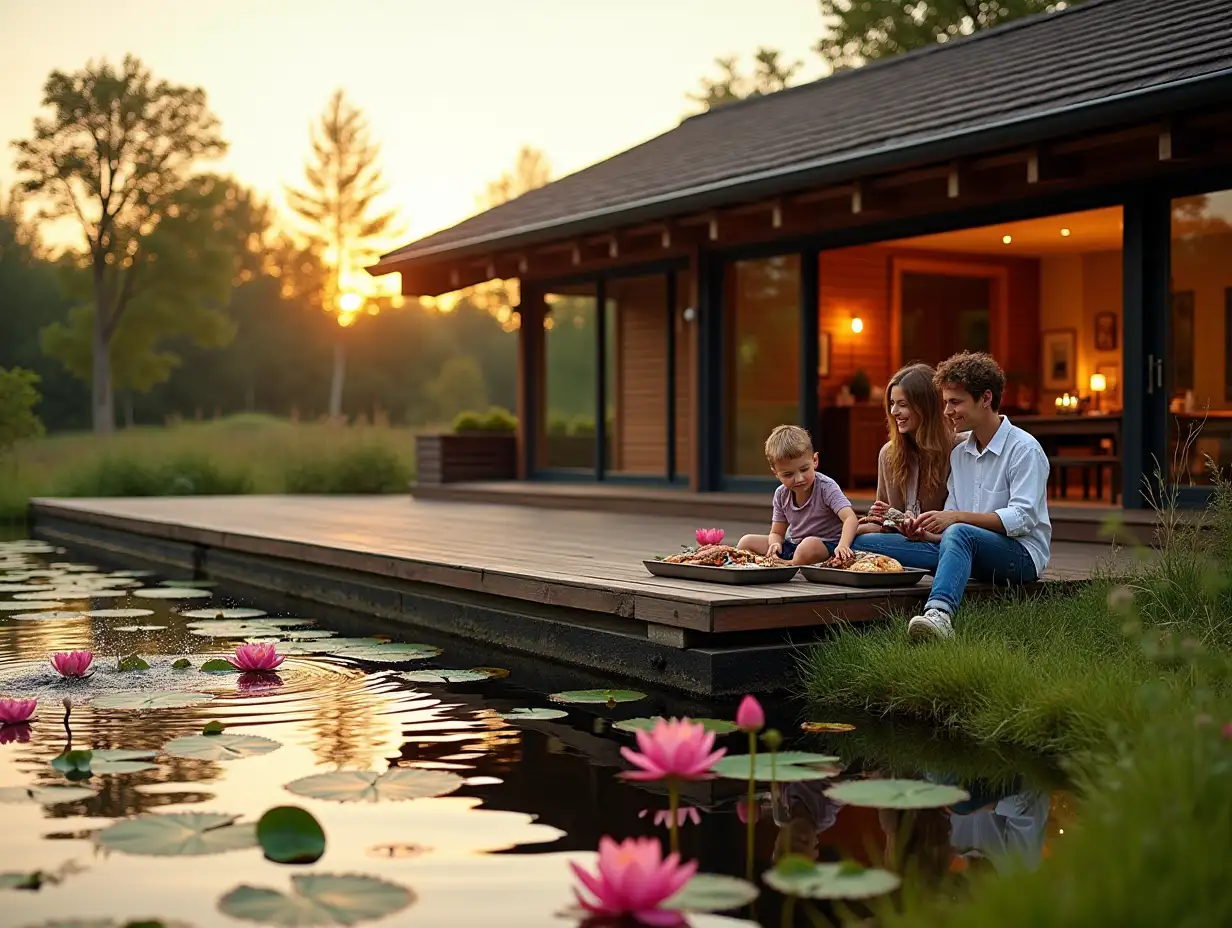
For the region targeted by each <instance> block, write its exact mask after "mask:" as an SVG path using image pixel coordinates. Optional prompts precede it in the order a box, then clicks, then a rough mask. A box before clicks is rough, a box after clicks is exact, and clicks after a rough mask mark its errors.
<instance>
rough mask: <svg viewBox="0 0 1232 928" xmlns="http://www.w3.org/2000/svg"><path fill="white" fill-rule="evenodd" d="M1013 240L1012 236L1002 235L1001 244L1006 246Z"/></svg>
mask: <svg viewBox="0 0 1232 928" xmlns="http://www.w3.org/2000/svg"><path fill="white" fill-rule="evenodd" d="M1013 240H1014V236H1012V235H1003V236H1001V241H1003V242H1004V243H1005V244H1007V245H1008V244H1009V243H1010V242H1012V241H1013Z"/></svg>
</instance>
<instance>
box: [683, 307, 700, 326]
mask: <svg viewBox="0 0 1232 928" xmlns="http://www.w3.org/2000/svg"><path fill="white" fill-rule="evenodd" d="M680 318H681V319H683V320H684V321H685V322H694V321H696V319H697V310H696V309H694V308H693V307H692V306H686V307H685V308H684V312H682V313H681V314H680Z"/></svg>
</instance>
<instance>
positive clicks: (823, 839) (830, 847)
mask: <svg viewBox="0 0 1232 928" xmlns="http://www.w3.org/2000/svg"><path fill="white" fill-rule="evenodd" d="M837 782H841V780H807V781H803V782H795V783H782V784H778V785H776V786H775V787H774V789H773V790H772V792H771V802H770V810H771V814H772V815H773V817H774V823H775V824H776V825H777V826H778V834H777V836H776V837H775V841H774V859H775V860H776V861H778V860H780V859H782V858H783V857H784V856H785V855H787V854H800V855H803V856H804V857H807V858H808V859H809V860H812V861H821V860H825V861H836V860H855V861H859V862H860V863H862V864H865V865H866V866H871V865H872V864H873V863H874V857H875V856H876V854H877V852H878V851H877V847H876V845H877V842H876V841H875V840H872V835H874V834H875V833H876V832H877V811H876V810H875V809H868V808H862V807H860V806H849V805H845V804H844V803H841V802H835V801H834V800H833V799H830V798H829V797H827V796H826V795H825V790H827V789H828V788H830V787H831V786H833V785H835V783H837Z"/></svg>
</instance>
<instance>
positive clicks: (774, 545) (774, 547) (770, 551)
mask: <svg viewBox="0 0 1232 928" xmlns="http://www.w3.org/2000/svg"><path fill="white" fill-rule="evenodd" d="M786 537H787V523H786V522H772V523H771V524H770V534H769V535H768V536H767V540H768V541H769V546H768V547H767V548H766V557H778V556H779V552H780V551H782V550H783V539H784V538H786Z"/></svg>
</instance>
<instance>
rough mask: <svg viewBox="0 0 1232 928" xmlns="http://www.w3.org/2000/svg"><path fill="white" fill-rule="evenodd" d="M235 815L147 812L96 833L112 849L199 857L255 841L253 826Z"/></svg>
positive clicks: (167, 855)
mask: <svg viewBox="0 0 1232 928" xmlns="http://www.w3.org/2000/svg"><path fill="white" fill-rule="evenodd" d="M238 821H239V816H238V815H227V814H224V813H222V812H168V813H165V814H153V813H146V814H144V815H138V816H137V817H136V818H130V819H126V820H124V821H122V822H116V823H115V824H114V825H111V826H110V827H108V828H104V829H103V830H102V831H100V832H99V833H98V838H97V841H98V843H99V844H101V845H103V846H104V847H109V848H111V849H112V850H116V851H124V852H125V853H127V854H148V855H151V856H154V857H180V856H199V855H201V854H218V853H221V852H223V851H237V850H240V849H242V848H246V847H253V846H254V845H255V844H256V843H257V832H256V826H254V825H252V824H251V823H249V824H236V823H237V822H238Z"/></svg>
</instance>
